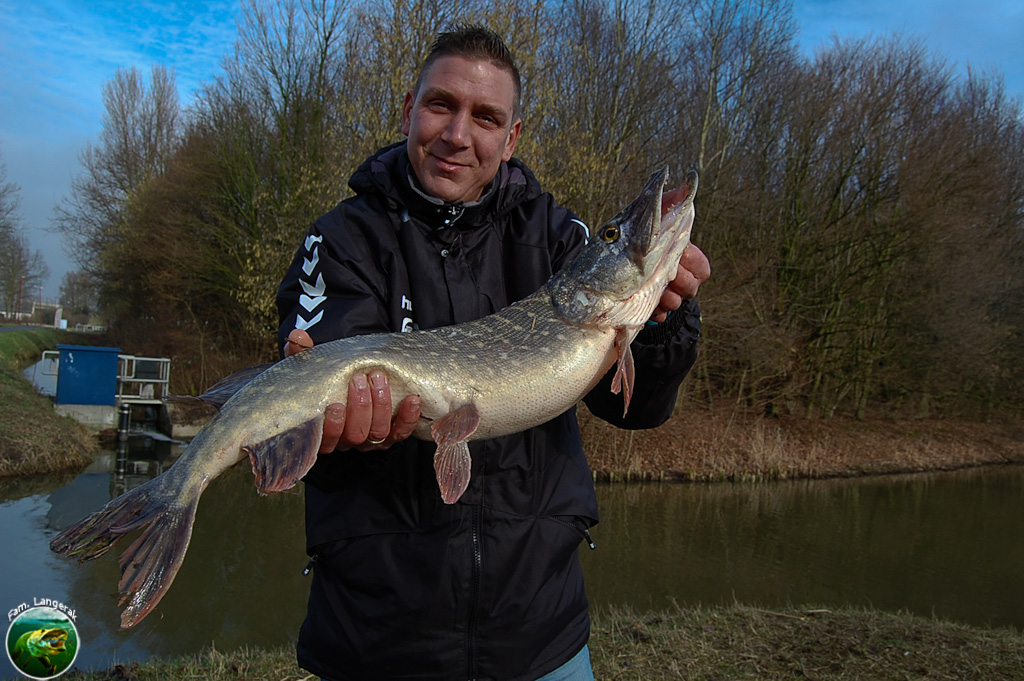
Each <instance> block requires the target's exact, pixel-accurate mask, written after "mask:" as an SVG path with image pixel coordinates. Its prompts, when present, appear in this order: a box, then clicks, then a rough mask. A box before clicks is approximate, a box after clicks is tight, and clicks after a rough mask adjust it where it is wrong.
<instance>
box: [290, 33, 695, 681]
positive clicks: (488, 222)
mask: <svg viewBox="0 0 1024 681" xmlns="http://www.w3.org/2000/svg"><path fill="white" fill-rule="evenodd" d="M520 93H521V85H520V79H519V72H518V70H517V68H516V65H515V61H514V60H513V58H512V55H511V54H510V53H509V51H508V49H507V48H506V46H505V44H504V43H503V42H502V41H501V39H500V38H499V37H498V36H496V35H495V34H494V33H492V32H490V31H488V30H486V29H483V28H479V27H473V26H458V27H456V28H454V29H453V30H451V31H448V32H446V33H442V34H441V35H439V36H438V38H437V40H436V41H435V43H434V46H433V48H432V50H431V52H430V54H429V55H428V57H427V60H426V62H425V63H424V64H423V66H422V68H421V72H420V76H419V79H418V81H417V83H416V85H415V87H414V88H413V89H412V90H411V91H410V92H409V93H408V94H407V95H406V97H405V101H404V105H403V110H402V131H403V133H404V134H405V135H406V136H407V139H406V140H405V141H404V142H400V143H397V144H394V145H392V146H389V147H386V148H384V149H381V150H380V151H378V152H377V153H375V154H374V155H373V156H371V157H370V158H369V159H367V160H366V161H365V162H364V163H363V164H362V165H361V166H360V167H359V169H357V170H356V172H355V174H354V175H353V176H352V178H351V180H350V182H349V184H350V186H351V187H352V189H353V190H354V192H355V196H354V197H352V198H351V199H347V200H346V201H343V202H342V203H340V204H339V205H338V206H337V207H335V208H334V209H333V210H332V211H330V212H329V213H327V214H326V215H324V216H322V217H321V218H320V219H318V220H317V221H316V222H315V223H314V224H313V226H312V227H311V228H310V230H309V233H308V234H307V235H306V237H305V239H304V241H303V243H302V245H301V246H300V248H299V250H298V253H297V254H296V256H295V259H294V261H293V263H292V266H291V268H290V269H289V271H288V274H287V275H286V277H285V279H284V281H283V283H282V285H281V288H280V290H279V293H278V308H279V311H280V315H281V326H280V331H279V333H280V341H281V344H282V348H283V351H284V353H285V354H291V353H292V352H296V351H298V350H300V349H301V348H302V347H309V346H310V345H311V344H312V343H313V342H317V343H322V342H325V341H328V340H333V339H336V338H343V337H347V336H353V335H359V334H366V333H374V332H396V331H409V330H412V329H415V328H423V329H427V328H436V327H439V326H445V325H448V324H455V323H459V322H465V321H470V320H473V319H478V318H480V317H483V316H485V315H488V314H491V313H493V312H497V311H498V310H501V309H503V308H504V307H506V306H507V305H509V304H511V303H513V302H515V301H517V300H519V299H521V298H523V297H525V296H527V295H529V294H530V293H533V292H534V291H535V290H536V289H538V288H540V286H541V285H543V284H544V282H545V281H547V279H548V278H549V277H550V276H551V275H552V274H553V273H555V272H557V271H558V270H559V269H561V268H562V267H563V266H564V265H566V264H567V263H568V262H569V261H570V260H571V259H572V258H573V257H574V256H575V255H576V254H577V253H578V252H579V250H580V249H581V248H582V247H583V244H584V243H585V240H586V228H585V227H584V226H583V224H582V223H581V222H580V221H579V220H578V219H577V218H576V216H574V215H573V214H572V213H571V212H570V211H568V210H566V209H565V208H563V207H561V206H559V205H558V204H557V203H556V202H555V200H554V199H553V198H552V197H551V195H550V194H547V193H545V192H543V191H542V190H541V188H540V185H539V183H538V182H537V180H536V179H535V178H534V176H533V174H532V173H531V172H530V170H529V169H528V168H527V167H526V166H525V165H524V164H523V163H522V162H520V161H519V160H518V159H515V158H513V153H514V152H515V148H516V142H517V141H518V139H519V135H520V132H521V130H522V125H523V124H522V121H521V119H520V116H519V109H520V104H519V98H520ZM709 274H710V267H709V265H708V262H707V259H706V258H705V257H704V255H703V254H702V253H701V252H700V251H699V250H698V249H696V248H695V247H690V248H688V249H687V250H686V251H685V252H684V254H683V257H682V260H681V262H680V267H679V271H678V276H677V277H676V279H675V280H674V281H673V282H672V284H670V287H669V290H668V291H666V293H665V295H664V296H663V297H662V304H661V307H660V308H659V309H658V310H657V311H656V314H655V317H654V320H653V321H654V322H657V321H662V323H660V324H659V323H652V324H651V325H649V326H648V328H646V329H645V330H643V331H642V332H641V333H640V334H639V335H638V336H637V338H636V340H635V341H634V342H633V345H632V354H633V357H634V362H635V376H636V385H637V386H638V388H639V390H638V392H637V393H635V394H634V395H633V401H632V403H631V406H630V409H629V415H628V417H626V418H624V417H623V416H622V400H621V398H620V397H618V396H616V395H613V394H612V393H611V391H610V390H609V383H610V377H606V380H605V381H604V382H602V383H601V384H599V385H598V387H597V388H595V389H594V390H593V391H592V392H591V393H590V394H589V395H588V396H587V398H586V401H587V404H588V406H589V407H590V409H591V411H593V412H594V413H595V414H597V415H598V416H600V417H602V418H605V419H607V420H609V421H611V422H613V423H615V424H617V425H619V426H621V427H625V428H646V427H653V426H657V425H659V424H661V423H662V422H664V421H665V420H666V419H667V418H668V417H669V416H670V415H671V413H672V409H673V406H674V404H675V399H676V392H677V390H678V387H679V384H680V382H681V381H682V379H683V377H684V376H685V375H686V372H687V371H688V370H689V368H690V366H691V365H692V364H693V361H694V358H695V356H696V342H697V339H698V337H699V334H700V321H699V310H698V307H697V305H696V303H695V302H694V300H693V298H694V296H695V295H696V293H697V289H698V287H699V286H700V284H701V282H703V281H704V280H705V279H707V277H708V276H709ZM669 312H671V313H672V314H671V315H670V316H668V315H669ZM666 316H667V317H668V318H667V320H666ZM663 320H664V321H663ZM347 404H348V406H347V407H345V406H344V405H331V406H329V407H328V408H327V416H326V420H325V423H324V438H323V444H322V446H321V456H320V457H319V458H318V460H317V463H316V465H315V466H314V467H313V469H312V470H311V471H310V473H309V474H308V475H307V476H306V478H305V479H304V482H305V483H306V488H305V494H306V539H307V551H308V553H309V555H310V556H311V560H310V566H311V571H312V583H311V586H310V596H309V605H308V611H307V617H306V621H305V622H304V623H303V626H302V630H301V632H300V635H299V643H298V657H299V663H300V664H301V665H302V666H303V667H304V668H306V669H308V670H310V671H312V672H313V673H315V674H318V675H320V676H322V677H324V678H327V679H335V680H338V681H340V680H342V679H413V678H415V679H437V680H442V679H503V680H522V681H533V680H535V679H544V681H555V680H558V681H577V680H587V679H592V678H593V674H592V672H591V671H590V657H589V652H588V649H587V647H586V644H587V639H588V637H589V633H590V620H589V615H588V604H587V599H586V595H585V593H584V588H583V576H582V573H581V570H580V565H579V559H578V549H579V545H580V544H581V542H583V541H586V542H588V543H590V535H589V533H588V529H589V528H590V527H591V526H593V525H594V524H595V523H596V522H597V517H598V515H597V501H596V498H595V495H594V486H593V481H592V476H591V473H590V469H589V467H588V465H587V461H586V457H585V456H584V453H583V448H582V443H581V441H580V433H579V426H578V424H577V422H576V414H575V410H570V411H569V412H567V413H565V414H562V415H560V416H557V417H555V418H553V419H552V420H551V421H549V422H548V423H545V424H543V425H541V426H538V427H536V428H532V429H530V430H528V431H525V432H523V433H518V434H515V435H510V436H507V437H501V438H495V439H492V440H485V441H480V442H474V443H472V444H471V445H470V451H471V454H472V475H471V478H470V483H469V487H468V488H467V489H466V492H465V493H464V494H463V495H462V497H461V498H460V499H459V500H458V502H457V503H455V504H451V505H448V504H445V503H443V501H442V500H441V497H440V494H439V492H438V487H437V482H436V478H435V474H434V468H433V453H434V444H433V443H431V442H422V441H419V440H416V439H411V438H409V435H410V434H411V433H412V430H413V427H414V426H415V424H416V422H417V420H418V418H419V401H418V398H417V397H415V396H410V397H408V398H406V399H405V401H403V402H402V404H400V405H399V408H398V411H397V414H396V415H395V417H394V418H392V401H391V394H390V390H389V388H388V382H387V376H386V375H385V374H384V373H383V372H381V371H373V372H370V374H369V375H368V376H356V377H355V378H353V379H352V382H351V383H350V385H349V395H348V403H347Z"/></svg>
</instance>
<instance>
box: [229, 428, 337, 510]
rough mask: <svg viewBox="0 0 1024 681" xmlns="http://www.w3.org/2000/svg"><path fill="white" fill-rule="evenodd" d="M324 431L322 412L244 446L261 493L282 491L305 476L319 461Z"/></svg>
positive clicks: (243, 448) (257, 487) (243, 449)
mask: <svg viewBox="0 0 1024 681" xmlns="http://www.w3.org/2000/svg"><path fill="white" fill-rule="evenodd" d="M323 434H324V415H323V414H319V415H318V416H316V417H315V418H311V419H310V420H308V421H306V422H305V423H301V424H299V425H297V426H295V427H294V428H290V429H288V430H286V431H283V432H281V433H278V434H277V435H275V436H274V437H271V438H269V439H266V440H264V441H263V442H257V443H256V444H252V445H245V446H243V447H242V451H244V452H245V453H246V454H248V455H249V461H250V462H252V474H253V475H255V476H256V489H257V490H259V493H260V494H263V495H265V494H270V493H271V492H283V491H284V490H286V489H290V488H291V487H293V486H294V485H295V483H297V482H298V481H299V480H300V479H302V476H304V475H305V474H306V473H307V472H308V471H309V469H310V468H312V467H313V464H314V463H315V462H316V455H317V452H318V451H319V449H320V440H321V439H322V438H323Z"/></svg>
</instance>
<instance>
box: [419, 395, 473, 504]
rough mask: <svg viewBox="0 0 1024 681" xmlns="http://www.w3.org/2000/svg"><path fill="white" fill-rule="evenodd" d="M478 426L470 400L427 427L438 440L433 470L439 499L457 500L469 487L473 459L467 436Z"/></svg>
mask: <svg viewBox="0 0 1024 681" xmlns="http://www.w3.org/2000/svg"><path fill="white" fill-rule="evenodd" d="M479 425H480V412H479V411H477V408H476V405H474V404H472V403H470V404H464V405H462V406H461V407H456V408H455V409H453V410H451V411H450V412H448V413H447V414H445V415H444V416H442V417H441V418H439V419H437V420H436V421H434V423H433V424H432V425H431V426H430V434H431V435H433V437H434V442H436V443H437V451H436V452H434V473H435V474H436V475H437V486H438V487H439V488H440V490H441V499H442V500H443V501H444V503H446V504H454V503H455V502H456V501H458V500H459V497H461V496H462V493H463V492H465V491H466V487H468V486H469V475H470V469H471V467H472V461H471V460H470V458H469V445H468V444H467V443H466V438H468V437H469V436H470V435H472V434H473V433H475V432H476V429H477V427H478V426H479Z"/></svg>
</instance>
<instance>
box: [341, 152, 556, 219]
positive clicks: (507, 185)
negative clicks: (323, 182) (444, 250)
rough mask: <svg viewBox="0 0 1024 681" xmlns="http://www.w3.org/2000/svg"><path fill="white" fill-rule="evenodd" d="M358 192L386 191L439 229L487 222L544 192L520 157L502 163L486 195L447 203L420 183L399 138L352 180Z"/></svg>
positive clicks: (415, 214) (417, 215)
mask: <svg viewBox="0 0 1024 681" xmlns="http://www.w3.org/2000/svg"><path fill="white" fill-rule="evenodd" d="M349 186H350V187H351V188H352V190H353V191H355V192H356V193H357V194H370V193H378V194H383V195H384V196H385V197H386V198H388V199H389V200H390V201H392V202H394V203H395V204H397V205H398V206H401V207H402V208H404V209H405V210H406V211H408V212H409V214H410V215H412V216H414V217H416V218H417V219H419V220H422V221H423V222H424V223H426V224H428V225H430V226H432V227H435V228H437V229H446V228H449V227H455V228H458V229H466V228H471V227H475V226H479V225H483V224H485V223H486V222H487V216H489V215H491V214H494V213H504V212H507V211H509V210H511V209H512V208H514V207H515V206H516V205H518V204H519V203H521V202H523V201H525V200H528V199H531V198H535V197H536V196H538V195H539V194H540V184H539V183H538V182H537V180H536V178H534V176H533V173H531V172H530V170H529V169H528V168H527V167H526V166H525V165H524V164H523V163H522V162H520V161H519V160H518V159H512V160H511V161H509V162H508V163H502V164H501V166H500V167H499V169H498V174H497V175H496V176H495V177H494V179H493V180H491V183H490V185H488V187H487V189H486V190H485V191H484V194H483V196H481V197H480V199H479V200H477V201H472V202H469V203H461V202H458V203H447V202H444V201H442V200H440V199H438V198H436V197H434V196H430V195H429V194H427V193H426V192H424V191H423V190H422V189H421V188H420V187H419V182H418V181H417V180H416V178H415V174H414V173H413V170H412V163H410V161H409V154H408V152H407V150H406V143H405V142H404V141H403V142H397V143H395V144H392V145H390V146H387V147H384V148H383V149H381V150H379V151H378V152H377V153H376V154H374V155H372V156H370V157H369V158H368V159H366V161H364V162H363V164H362V165H360V166H359V168H358V169H357V170H356V172H355V173H354V174H353V175H352V178H351V179H350V180H349Z"/></svg>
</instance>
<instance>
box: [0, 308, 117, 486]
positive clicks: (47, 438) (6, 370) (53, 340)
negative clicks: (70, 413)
mask: <svg viewBox="0 0 1024 681" xmlns="http://www.w3.org/2000/svg"><path fill="white" fill-rule="evenodd" d="M65 338H66V334H64V333H62V332H59V331H55V330H53V329H45V328H40V329H26V330H24V331H20V330H19V331H5V332H4V333H0V477H5V476H13V475H32V474H36V473H51V472H57V471H66V470H71V469H76V468H82V467H83V466H85V465H86V464H88V463H89V462H90V461H91V455H92V454H93V453H94V452H95V451H96V449H97V448H98V443H97V440H96V437H95V436H94V435H92V434H91V433H89V432H88V430H86V428H85V427H84V426H82V425H81V424H79V423H77V422H75V421H74V420H72V419H70V418H66V417H62V416H58V415H57V413H56V412H54V410H53V403H52V402H51V401H50V398H48V397H45V396H43V395H40V394H39V393H38V392H37V391H36V390H35V388H33V387H32V384H31V383H29V382H28V381H27V380H25V378H24V377H23V376H22V375H21V370H22V369H23V368H25V367H27V366H30V365H31V364H32V363H33V362H35V361H37V360H38V359H39V357H40V356H41V354H42V351H43V350H51V349H53V348H55V347H56V345H57V343H59V342H62V341H63V340H64V339H65Z"/></svg>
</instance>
